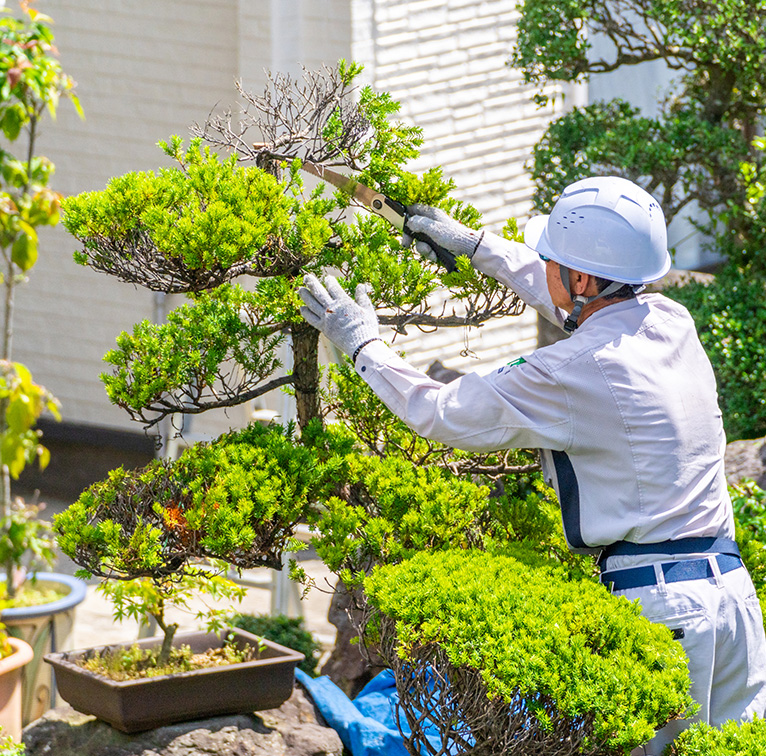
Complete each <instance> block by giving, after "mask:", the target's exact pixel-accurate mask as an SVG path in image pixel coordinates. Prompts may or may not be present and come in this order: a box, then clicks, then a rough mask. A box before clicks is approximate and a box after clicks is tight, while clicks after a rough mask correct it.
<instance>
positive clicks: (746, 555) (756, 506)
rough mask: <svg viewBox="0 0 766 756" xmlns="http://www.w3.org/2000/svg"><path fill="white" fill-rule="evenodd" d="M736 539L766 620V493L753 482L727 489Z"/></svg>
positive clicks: (745, 482) (748, 481)
mask: <svg viewBox="0 0 766 756" xmlns="http://www.w3.org/2000/svg"><path fill="white" fill-rule="evenodd" d="M729 495H730V496H731V502H732V506H733V508H734V523H735V526H736V539H737V544H738V545H739V550H740V553H741V554H742V561H743V562H744V563H745V567H747V571H748V572H749V573H750V577H752V579H753V585H755V590H756V593H757V594H758V599H759V601H760V602H761V609H762V611H763V614H764V617H766V491H763V490H762V489H761V488H759V487H758V485H757V484H756V483H755V482H754V481H752V480H743V481H741V482H740V483H738V484H737V485H735V486H729Z"/></svg>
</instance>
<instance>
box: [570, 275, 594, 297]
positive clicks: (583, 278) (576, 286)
mask: <svg viewBox="0 0 766 756" xmlns="http://www.w3.org/2000/svg"><path fill="white" fill-rule="evenodd" d="M592 278H593V276H590V275H588V274H587V273H581V272H580V271H578V270H573V271H572V275H571V276H570V279H569V280H570V283H571V286H572V296H577V295H584V294H585V292H586V290H587V289H588V286H589V285H590V282H591V280H592Z"/></svg>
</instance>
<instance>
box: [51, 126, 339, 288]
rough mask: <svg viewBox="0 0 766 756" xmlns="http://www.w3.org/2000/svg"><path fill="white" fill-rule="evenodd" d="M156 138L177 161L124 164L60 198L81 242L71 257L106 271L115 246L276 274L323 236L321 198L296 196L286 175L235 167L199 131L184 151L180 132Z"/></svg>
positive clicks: (209, 266)
mask: <svg viewBox="0 0 766 756" xmlns="http://www.w3.org/2000/svg"><path fill="white" fill-rule="evenodd" d="M160 146H161V147H162V149H163V150H164V152H165V153H166V155H168V156H169V157H171V158H173V159H174V160H175V161H176V162H177V163H178V167H177V168H165V169H162V170H160V171H159V172H158V173H154V172H153V171H145V172H140V173H135V172H133V173H128V174H125V175H124V176H118V177H116V178H113V179H111V180H110V182H109V183H108V184H107V187H106V189H104V190H103V191H98V192H85V193H83V194H79V195H77V196H74V197H69V198H67V199H66V200H65V201H64V203H63V209H64V212H65V215H64V225H65V227H66V229H67V230H68V231H69V232H70V233H71V234H72V235H73V236H75V237H77V238H78V239H80V240H81V241H82V242H83V244H84V249H83V251H82V252H81V253H78V255H77V256H76V259H77V260H78V262H81V263H82V264H87V265H90V266H91V267H94V268H96V269H100V270H109V269H111V267H112V266H113V265H114V262H115V257H117V256H118V255H120V254H121V253H122V254H127V255H128V256H131V255H140V254H144V255H149V254H151V256H152V257H153V258H154V261H155V264H156V263H162V262H164V264H165V265H167V266H168V268H169V269H172V261H174V260H175V261H177V264H178V265H179V266H181V267H183V268H184V269H186V270H188V271H190V272H193V271H200V270H204V271H230V270H231V269H232V268H234V267H235V266H237V265H246V266H247V272H248V273H250V274H252V275H265V274H272V275H274V274H281V273H285V272H288V271H290V270H291V269H295V268H296V267H299V266H300V263H301V262H303V261H305V260H308V259H310V258H311V257H312V256H314V255H315V254H316V253H317V252H318V250H321V249H322V247H323V246H324V244H325V242H326V241H327V239H328V238H329V236H330V234H331V231H330V226H329V223H328V222H327V220H326V219H325V218H324V217H323V216H324V214H325V213H326V212H327V211H328V209H329V207H328V202H327V201H320V200H318V199H313V200H309V201H306V202H298V201H296V198H295V197H294V196H293V195H292V192H291V189H292V188H294V187H293V186H291V185H290V180H288V181H286V182H281V181H279V180H278V179H277V178H276V177H275V176H273V175H271V174H269V173H267V172H266V171H263V170H261V169H259V168H256V167H241V166H238V165H237V159H236V156H234V155H232V156H230V157H228V158H226V159H221V158H219V157H218V155H217V154H216V153H214V152H212V151H211V150H210V148H202V146H201V142H200V140H199V139H194V140H192V142H191V144H190V146H189V147H188V149H186V150H185V151H184V149H183V146H182V143H181V139H180V138H179V137H173V138H172V139H171V141H170V143H165V142H161V143H160ZM291 175H292V174H291ZM140 245H144V246H145V247H146V249H143V250H140V251H139V250H138V249H135V247H139V246H140ZM282 245H284V247H286V248H287V250H289V251H290V252H292V253H293V254H292V255H290V254H285V249H284V247H283V246H282ZM296 262H297V263H298V264H297V266H296Z"/></svg>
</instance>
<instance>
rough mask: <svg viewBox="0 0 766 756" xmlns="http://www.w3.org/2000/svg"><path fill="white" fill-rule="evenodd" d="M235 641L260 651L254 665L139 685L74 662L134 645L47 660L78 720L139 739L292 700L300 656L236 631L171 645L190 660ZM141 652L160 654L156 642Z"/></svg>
mask: <svg viewBox="0 0 766 756" xmlns="http://www.w3.org/2000/svg"><path fill="white" fill-rule="evenodd" d="M227 636H233V637H234V642H235V643H236V644H237V645H238V646H239V647H240V648H241V647H244V646H255V647H257V648H261V653H260V654H259V658H258V659H256V660H254V661H248V662H241V663H238V664H229V665H226V666H222V667H210V668H206V669H200V670H193V671H191V672H181V673H179V674H175V675H162V676H159V677H149V678H144V679H140V680H125V681H119V682H117V681H114V680H109V679H107V678H106V677H102V676H101V675H97V674H94V673H93V672H90V671H88V670H86V669H83V668H82V667H80V666H78V665H77V664H76V663H75V662H76V660H78V659H81V658H83V657H87V656H88V655H90V654H92V653H93V652H94V651H104V650H107V649H110V648H111V649H119V648H129V647H130V646H132V645H134V643H123V644H116V645H111V646H100V647H97V648H91V649H80V650H77V651H69V652H62V653H50V654H46V656H45V661H47V662H48V663H49V664H51V665H52V666H53V668H54V669H55V671H56V684H57V686H58V691H59V694H60V695H61V697H62V698H63V699H64V700H65V701H66V702H67V703H69V704H70V705H71V706H72V707H73V708H74V709H77V711H80V712H82V713H83V714H92V715H94V716H96V717H98V718H99V719H103V720H104V721H105V722H108V723H109V724H110V725H112V727H115V728H116V729H118V730H121V731H122V732H138V731H140V730H150V729H153V728H155V727H161V726H163V725H168V724H172V723H173V722H182V721H185V720H191V719H201V718H204V717H212V716H218V715H221V714H242V713H249V712H252V711H260V710H262V709H275V708H277V707H279V706H281V705H282V704H283V703H284V702H285V701H286V700H287V699H288V698H289V697H290V695H291V694H292V691H293V684H294V680H295V667H296V666H297V665H298V664H300V662H301V661H303V659H304V658H305V657H304V655H303V654H300V653H298V652H297V651H293V650H291V649H289V648H285V647H284V646H280V645H279V644H277V643H272V642H271V641H268V640H262V639H261V638H259V637H258V636H255V635H253V634H252V633H248V632H245V631H244V630H240V629H231V630H225V631H223V632H222V633H221V634H216V633H205V632H189V633H178V634H177V635H176V637H175V638H174V641H173V645H175V646H181V645H188V646H190V647H191V649H192V651H193V652H194V653H203V652H204V651H206V650H207V649H209V648H219V647H221V646H222V645H223V644H224V638H226V637H227ZM135 643H136V644H137V645H138V646H141V647H143V648H151V647H154V646H159V645H160V644H161V643H162V638H161V637H156V638H146V639H144V640H140V641H136V642H135Z"/></svg>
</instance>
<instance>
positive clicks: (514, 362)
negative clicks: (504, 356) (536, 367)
mask: <svg viewBox="0 0 766 756" xmlns="http://www.w3.org/2000/svg"><path fill="white" fill-rule="evenodd" d="M525 362H526V360H525V359H524V358H523V357H519V358H518V359H516V360H514V361H513V362H509V363H508V367H516V365H523V364H524V363H525Z"/></svg>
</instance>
